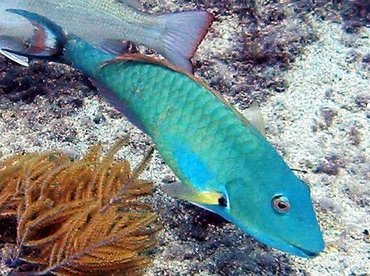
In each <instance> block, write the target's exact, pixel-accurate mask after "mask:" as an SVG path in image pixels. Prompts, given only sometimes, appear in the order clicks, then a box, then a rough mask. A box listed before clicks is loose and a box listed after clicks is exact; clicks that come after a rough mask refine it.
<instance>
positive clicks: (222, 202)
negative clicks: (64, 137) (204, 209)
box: [218, 196, 227, 207]
mask: <svg viewBox="0 0 370 276" xmlns="http://www.w3.org/2000/svg"><path fill="white" fill-rule="evenodd" d="M218 205H220V206H221V207H227V198H226V197H225V196H222V197H220V198H219V199H218Z"/></svg>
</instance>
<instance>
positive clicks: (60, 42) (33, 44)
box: [2, 9, 66, 60]
mask: <svg viewBox="0 0 370 276" xmlns="http://www.w3.org/2000/svg"><path fill="white" fill-rule="evenodd" d="M7 11H8V12H11V13H15V14H18V15H21V16H23V17H25V18H26V19H28V20H29V21H30V22H31V24H32V25H33V26H34V34H33V36H32V37H31V38H30V39H29V40H27V41H25V42H24V45H23V47H22V49H21V50H19V49H16V50H15V49H11V48H6V49H4V48H3V49H2V50H3V51H5V52H8V53H12V54H15V55H20V56H24V57H37V58H39V59H40V58H44V59H48V60H53V59H57V58H59V56H61V55H62V54H63V49H64V44H65V43H66V36H65V34H64V32H63V30H62V28H61V27H60V26H58V25H56V24H55V23H53V22H52V21H50V20H49V19H47V18H46V17H43V16H41V15H38V14H36V13H32V12H28V11H25V10H20V9H7Z"/></svg>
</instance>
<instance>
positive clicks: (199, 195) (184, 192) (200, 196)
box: [162, 182, 222, 205]
mask: <svg viewBox="0 0 370 276" xmlns="http://www.w3.org/2000/svg"><path fill="white" fill-rule="evenodd" d="M162 190H163V191H164V192H166V193H167V194H168V195H170V196H172V197H176V198H179V199H184V200H187V201H191V202H194V203H197V204H207V205H218V204H219V199H220V198H221V197H222V194H221V193H217V192H207V191H205V192H200V191H198V190H195V189H194V188H192V187H190V186H189V185H185V184H182V183H180V182H176V183H171V184H166V185H162Z"/></svg>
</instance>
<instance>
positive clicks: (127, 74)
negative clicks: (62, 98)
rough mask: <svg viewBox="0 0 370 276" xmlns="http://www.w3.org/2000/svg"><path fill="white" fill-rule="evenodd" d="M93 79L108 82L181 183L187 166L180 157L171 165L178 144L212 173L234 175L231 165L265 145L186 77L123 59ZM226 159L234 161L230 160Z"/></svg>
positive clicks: (259, 136) (261, 150)
mask: <svg viewBox="0 0 370 276" xmlns="http://www.w3.org/2000/svg"><path fill="white" fill-rule="evenodd" d="M117 72H119V75H118V76H117ZM97 76H98V77H97V78H98V79H99V80H100V81H103V82H104V83H108V84H109V85H108V88H109V89H110V90H111V91H120V92H118V93H117V96H118V97H119V98H120V100H122V101H123V102H125V103H126V104H127V105H129V106H130V109H131V110H132V111H133V113H135V116H136V117H137V118H138V119H139V120H140V122H141V123H142V124H143V125H144V126H145V127H146V129H147V132H148V134H149V135H150V136H151V137H152V138H153V140H154V142H155V143H156V146H157V147H158V149H159V151H160V152H161V153H162V156H163V158H164V159H165V160H166V161H167V162H169V163H173V164H172V168H173V169H174V170H175V171H176V173H177V175H178V176H179V177H180V179H181V180H185V179H184V178H186V177H182V176H188V175H190V174H194V171H192V172H190V171H188V169H187V168H188V167H189V166H183V164H188V163H189V160H188V159H186V158H181V162H182V163H183V164H182V163H181V162H180V163H179V164H178V163H177V162H173V161H174V160H177V159H178V157H176V156H175V154H176V147H177V146H178V141H181V144H182V145H185V147H186V149H187V150H190V151H191V152H193V153H197V155H198V157H199V159H200V160H202V162H204V164H205V166H206V167H207V168H208V170H209V171H210V173H211V174H213V175H215V172H217V171H219V170H220V169H221V167H223V168H224V170H225V171H227V172H232V173H233V174H235V173H238V171H237V170H235V168H234V166H235V163H243V161H242V160H244V159H245V156H249V157H250V158H253V156H260V154H257V152H263V149H264V147H266V146H267V145H268V144H266V143H263V142H262V141H263V139H264V138H263V137H262V136H261V135H260V134H259V133H258V132H257V131H256V130H255V129H254V128H253V127H252V126H251V125H247V127H246V125H245V122H243V121H242V120H241V119H240V118H239V117H238V116H235V114H234V112H233V111H232V110H230V108H228V107H227V106H226V105H225V104H224V103H223V102H222V101H220V99H219V98H218V97H217V96H215V95H214V94H213V93H210V92H209V90H207V89H206V88H205V87H203V86H200V85H199V84H198V83H197V82H196V81H194V80H193V79H192V78H190V77H189V76H187V75H184V74H180V73H176V72H174V71H173V70H171V69H167V68H164V67H162V66H159V65H157V66H155V65H152V64H146V63H143V62H132V61H127V62H124V63H120V64H116V65H110V66H105V67H103V68H102V69H101V70H100V71H99V73H98V75H97ZM137 83H140V84H141V92H140V95H141V97H140V99H138V97H137V93H135V92H133V91H134V90H135V88H136V85H137ZM178 87H181V89H178ZM128 91H130V92H128ZM245 144H248V147H245V146H244V145H245ZM257 148H258V151H256V149H257ZM230 158H233V159H235V160H238V162H235V160H234V162H230V161H231V160H230ZM213 160H216V161H215V162H214V161H213ZM228 166H229V167H228ZM225 167H226V169H225ZM192 168H193V167H192ZM227 174H228V173H227ZM227 174H226V175H224V177H221V179H216V180H215V179H207V180H206V181H205V183H197V184H198V185H197V186H199V187H197V188H199V189H201V188H205V187H208V188H216V189H219V187H212V184H215V183H222V182H225V181H226V179H222V178H225V177H226V176H227ZM243 174H245V172H243ZM185 182H187V181H185ZM193 184H194V183H193Z"/></svg>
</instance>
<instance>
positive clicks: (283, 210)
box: [203, 161, 324, 258]
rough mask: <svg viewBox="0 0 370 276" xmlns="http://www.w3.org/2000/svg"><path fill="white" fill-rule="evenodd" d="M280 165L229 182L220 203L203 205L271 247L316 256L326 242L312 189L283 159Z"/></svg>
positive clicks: (306, 256)
mask: <svg viewBox="0 0 370 276" xmlns="http://www.w3.org/2000/svg"><path fill="white" fill-rule="evenodd" d="M277 164H278V166H279V167H275V169H272V170H270V171H267V172H265V173H263V174H261V175H255V176H254V179H252V178H248V177H247V178H245V179H239V180H238V181H232V182H230V183H227V184H226V185H225V189H224V191H223V192H222V194H223V195H224V196H223V198H221V199H220V200H219V203H220V204H219V205H207V206H203V207H205V208H207V209H210V210H211V211H213V212H216V213H218V214H220V215H221V216H223V217H224V218H226V219H227V220H229V221H230V222H232V223H234V224H235V225H237V226H238V227H240V228H241V229H242V230H243V231H245V232H246V233H248V234H250V235H251V236H253V237H254V238H255V239H257V240H258V241H260V242H262V243H264V244H266V245H268V246H271V247H274V248H276V249H279V250H281V251H284V252H288V253H290V254H294V255H297V256H300V257H305V258H311V257H315V256H316V255H318V254H319V253H320V252H321V251H322V250H323V249H324V241H323V237H322V233H321V231H320V227H319V224H318V221H317V218H316V214H315V211H314V209H313V204H312V200H311V196H310V189H309V187H308V186H307V185H306V184H305V183H304V182H303V181H301V180H300V179H299V178H298V177H296V176H295V175H294V174H293V172H292V171H291V170H290V169H289V168H288V167H287V165H286V164H285V163H284V162H283V161H281V162H278V163H277ZM251 184H252V185H251Z"/></svg>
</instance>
